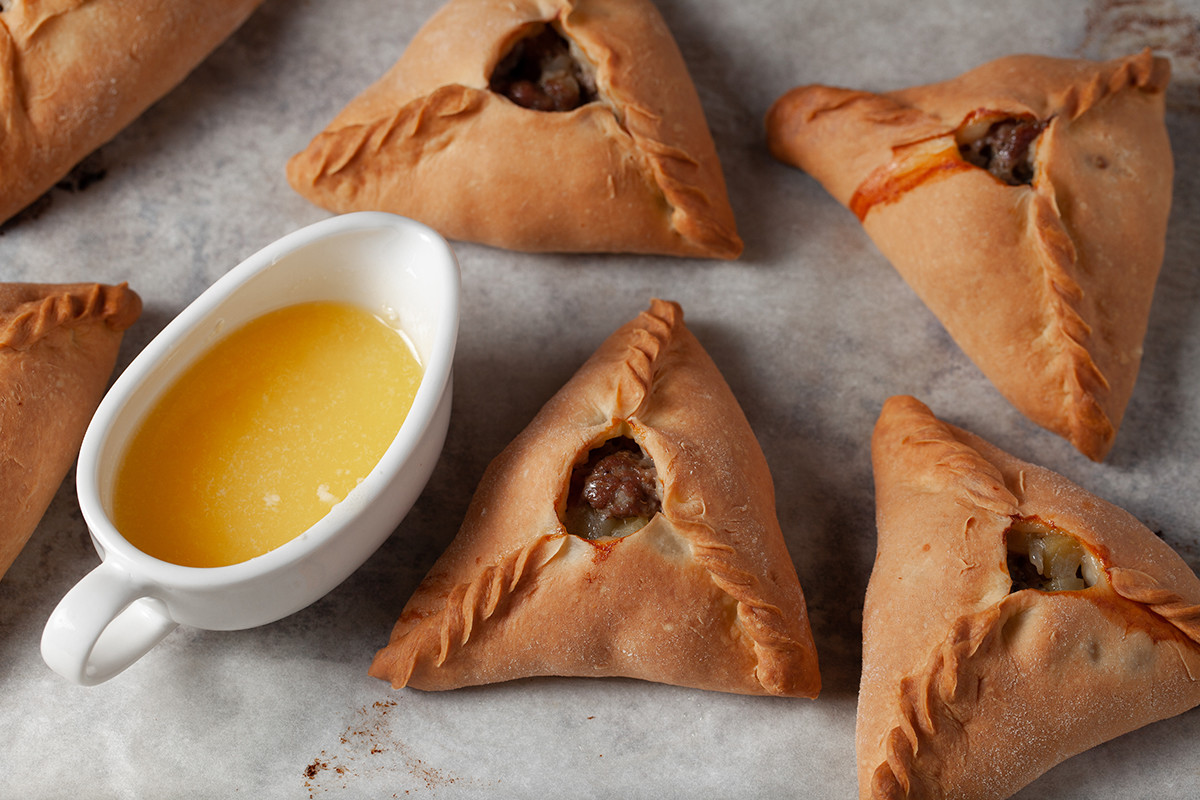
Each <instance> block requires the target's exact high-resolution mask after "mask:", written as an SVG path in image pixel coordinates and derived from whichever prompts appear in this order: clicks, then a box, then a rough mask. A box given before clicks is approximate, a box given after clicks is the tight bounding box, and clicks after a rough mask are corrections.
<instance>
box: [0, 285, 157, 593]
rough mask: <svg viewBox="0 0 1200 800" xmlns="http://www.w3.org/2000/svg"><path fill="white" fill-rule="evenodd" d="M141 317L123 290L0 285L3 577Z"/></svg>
mask: <svg viewBox="0 0 1200 800" xmlns="http://www.w3.org/2000/svg"><path fill="white" fill-rule="evenodd" d="M141 311H142V301H141V298H139V297H138V295H137V293H135V292H134V291H132V290H131V289H130V288H129V287H128V286H126V285H125V284H121V285H119V286H106V285H104V284H43V283H0V577H3V575H4V573H5V572H6V571H7V570H8V568H9V566H10V565H11V564H12V562H13V560H14V559H16V557H17V555H18V554H19V553H20V551H21V549H22V548H23V547H24V546H25V543H26V542H27V541H28V540H29V537H30V536H31V535H32V534H33V532H34V530H35V529H36V528H37V525H38V522H39V521H40V520H41V518H42V515H43V514H44V513H45V511H46V508H47V507H48V506H49V504H50V501H51V500H52V499H53V498H54V494H55V492H56V491H57V490H58V487H59V485H60V484H61V483H62V481H63V478H64V477H66V474H67V472H68V470H70V468H71V465H72V464H73V463H74V461H75V456H76V454H77V453H78V452H79V446H80V444H81V443H82V442H83V434H84V431H85V430H86V429H87V425H88V422H89V421H90V420H91V418H92V413H93V412H94V411H95V410H96V406H97V405H99V403H100V398H101V396H102V395H103V394H104V389H105V387H106V386H107V385H108V379H109V376H110V375H111V374H112V370H113V366H114V365H115V364H116V361H117V351H118V349H119V347H120V344H121V339H122V337H123V336H124V332H125V330H126V329H127V328H128V327H129V326H130V325H132V324H133V323H134V321H136V320H137V318H138V316H139V315H140V314H141Z"/></svg>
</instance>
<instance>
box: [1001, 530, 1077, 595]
mask: <svg viewBox="0 0 1200 800" xmlns="http://www.w3.org/2000/svg"><path fill="white" fill-rule="evenodd" d="M1004 539H1005V543H1006V544H1007V545H1008V577H1009V579H1010V580H1011V581H1012V586H1011V588H1010V589H1009V594H1012V593H1013V592H1019V591H1021V590H1023V589H1036V590H1037V591H1039V592H1077V591H1080V590H1083V589H1088V588H1091V587H1092V586H1095V585H1096V582H1097V581H1098V580H1099V579H1100V562H1099V561H1098V560H1097V559H1096V557H1095V556H1094V555H1092V554H1091V553H1090V552H1089V551H1088V549H1087V547H1085V546H1084V544H1083V543H1082V542H1080V541H1079V540H1078V539H1076V538H1075V537H1074V536H1072V535H1071V534H1069V533H1064V532H1063V531H1060V530H1058V529H1056V528H1051V527H1050V526H1048V525H1046V524H1044V523H1042V522H1040V521H1037V520H1018V521H1017V522H1015V523H1013V525H1012V526H1010V527H1009V529H1008V530H1007V531H1005V532H1004Z"/></svg>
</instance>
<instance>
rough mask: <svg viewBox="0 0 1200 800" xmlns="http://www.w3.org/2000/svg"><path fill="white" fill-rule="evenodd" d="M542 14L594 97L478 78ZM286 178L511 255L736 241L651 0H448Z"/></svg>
mask: <svg viewBox="0 0 1200 800" xmlns="http://www.w3.org/2000/svg"><path fill="white" fill-rule="evenodd" d="M542 23H552V24H553V25H555V26H557V27H558V28H559V29H560V30H561V32H562V34H563V36H564V37H565V38H567V39H568V40H570V41H571V42H572V43H573V45H574V49H575V50H576V52H577V53H578V54H579V56H580V57H582V58H584V59H586V60H587V61H588V62H590V63H591V64H592V65H593V66H594V67H595V74H596V82H597V84H598V93H599V96H600V101H599V102H594V103H589V104H587V105H583V106H580V107H579V108H576V109H574V110H573V111H566V112H545V111H532V110H529V109H527V108H522V107H520V106H518V105H516V104H515V103H513V102H512V101H510V100H509V99H507V98H506V97H504V96H502V95H500V94H497V93H494V92H492V91H490V90H489V89H488V85H489V76H490V75H491V73H492V70H493V69H494V68H495V66H496V64H497V63H498V62H500V61H501V59H502V58H503V57H504V55H505V53H506V52H507V51H508V49H509V47H510V45H511V44H512V43H513V42H514V41H516V40H517V39H519V38H521V36H522V35H523V34H524V33H525V32H526V31H528V30H530V29H531V26H537V25H540V24H542ZM287 173H288V180H289V181H290V182H291V184H292V186H293V188H295V189H296V191H298V192H299V193H301V194H302V195H304V196H305V197H307V198H308V199H309V200H311V201H312V202H313V203H316V204H317V205H320V206H322V207H324V208H327V209H329V210H331V211H335V212H346V211H358V210H381V211H391V212H394V213H397V214H403V215H404V216H408V217H413V218H415V219H418V220H420V221H422V222H425V223H427V224H429V225H430V226H432V227H433V228H435V229H437V230H438V231H439V232H441V233H442V234H444V235H446V236H448V237H450V238H452V239H462V240H468V241H476V242H483V243H485V244H489V245H494V246H497V247H504V248H508V249H512V250H523V251H576V252H580V251H582V252H642V253H665V254H669V255H681V256H700V257H712V258H735V257H737V256H738V255H739V254H740V253H741V251H742V242H741V239H739V238H738V235H737V231H736V226H735V224H734V218H733V211H732V209H731V208H730V206H729V200H728V197H727V195H726V189H725V179H724V176H723V175H722V172H721V166H720V163H719V161H718V160H717V154H716V150H715V148H714V146H713V142H712V137H711V136H710V134H709V131H708V125H707V123H706V121H705V118H704V112H703V110H702V109H701V106H700V101H699V98H698V97H697V95H696V90H695V87H694V86H693V85H692V81H691V78H690V77H689V76H688V73H687V67H686V65H685V64H684V61H683V57H682V55H681V54H680V52H679V48H678V47H677V46H676V44H675V40H674V39H673V38H672V36H671V33H670V31H669V30H668V29H667V27H666V24H665V23H664V22H663V20H662V17H661V16H660V15H659V13H658V10H657V9H656V8H655V7H654V5H653V4H652V3H651V2H649V1H648V0H515V1H513V2H509V1H508V0H451V2H449V3H448V4H447V5H445V6H444V7H443V8H442V9H441V10H440V11H439V12H438V13H437V14H436V15H434V16H433V17H432V18H431V19H430V20H429V21H428V22H427V23H426V24H425V26H424V27H422V28H421V30H420V31H419V32H418V33H417V35H416V36H415V37H414V38H413V40H412V42H411V43H410V44H409V46H408V48H407V49H406V50H405V52H404V54H403V55H402V56H401V58H400V60H399V61H397V62H396V64H395V65H394V66H393V67H392V68H391V70H389V71H388V73H387V74H386V75H384V76H383V77H382V78H381V79H380V80H379V81H378V82H376V83H375V84H374V85H372V86H371V87H369V88H368V89H366V90H365V91H364V92H363V93H362V94H361V95H359V96H358V97H357V98H356V99H355V100H354V101H353V102H351V103H350V104H349V105H348V106H346V108H345V109H343V110H342V111H341V113H339V114H338V115H337V117H336V118H335V119H334V120H333V122H331V123H330V124H329V126H328V127H327V128H326V129H325V130H324V132H322V133H321V134H319V135H318V136H317V137H316V138H315V139H313V141H312V143H311V144H310V145H309V146H308V148H307V149H306V150H304V151H303V152H301V153H299V154H297V155H296V156H294V157H293V158H292V159H291V161H290V162H289V163H288V169H287Z"/></svg>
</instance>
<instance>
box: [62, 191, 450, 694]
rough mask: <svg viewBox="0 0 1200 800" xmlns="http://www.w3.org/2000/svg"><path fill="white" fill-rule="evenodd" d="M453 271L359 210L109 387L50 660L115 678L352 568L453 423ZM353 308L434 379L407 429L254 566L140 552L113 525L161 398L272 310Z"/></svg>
mask: <svg viewBox="0 0 1200 800" xmlns="http://www.w3.org/2000/svg"><path fill="white" fill-rule="evenodd" d="M459 289H460V284H459V271H458V264H457V262H456V260H455V257H454V253H453V252H452V251H451V249H450V247H449V245H448V244H447V243H446V242H445V240H444V239H442V238H441V237H440V236H439V235H438V234H436V233H435V232H434V231H432V230H431V229H429V228H427V227H425V226H424V225H421V224H419V223H417V222H414V221H412V220H409V219H405V218H402V217H397V216H394V215H391V214H383V213H374V212H363V213H355V214H347V215H344V216H339V217H334V218H331V219H327V220H324V221H322V222H318V223H316V224H314V225H311V226H309V227H306V228H303V229H302V230H299V231H296V232H294V233H292V234H290V235H288V236H285V237H283V238H282V239H280V240H278V241H276V242H274V243H272V244H271V245H269V246H267V247H265V248H264V249H262V250H261V251H259V252H258V253H256V254H254V255H253V256H251V257H250V258H248V259H246V260H245V261H244V262H242V263H241V264H240V265H238V266H237V267H235V268H234V269H232V270H230V271H229V272H228V273H227V274H226V275H225V276H223V277H222V278H221V279H220V280H218V281H217V282H216V283H214V284H213V285H212V286H211V287H210V288H209V289H208V290H207V291H205V292H204V293H203V294H202V295H200V297H198V298H197V299H196V300H195V301H194V302H192V303H191V304H190V305H189V306H188V307H187V308H185V309H184V310H183V311H182V312H181V313H180V314H179V316H178V317H176V318H175V319H174V320H172V321H171V322H170V323H169V324H168V325H167V326H166V327H165V328H164V329H163V331H162V332H161V333H160V334H159V335H158V336H157V337H156V338H155V339H154V340H153V341H152V342H150V344H149V345H147V347H146V348H145V350H144V351H142V353H140V354H139V355H138V356H137V357H136V358H135V359H134V360H133V362H132V363H131V364H130V365H129V367H128V368H127V369H126V370H125V371H124V372H123V373H122V374H121V376H120V377H119V378H118V379H117V381H116V382H115V383H114V384H113V386H112V389H111V390H110V391H109V392H108V394H107V395H106V396H105V397H104V399H103V401H102V402H101V403H100V406H99V408H98V409H97V411H96V414H95V416H94V417H93V419H92V422H91V424H90V426H89V427H88V430H87V434H86V435H85V437H84V440H83V446H82V448H81V449H80V453H79V465H78V468H77V488H78V494H79V505H80V508H81V509H82V511H83V516H84V519H85V521H86V522H87V525H88V529H89V530H90V531H91V534H92V541H93V543H94V545H95V547H96V550H97V552H98V553H99V554H100V557H101V563H100V565H99V566H97V567H96V568H95V569H93V570H92V571H91V572H90V573H88V574H87V575H86V576H84V578H83V579H82V580H81V581H80V582H79V583H78V584H76V585H75V587H74V588H72V589H71V590H70V591H69V592H68V593H67V594H66V596H65V597H63V599H62V601H61V602H60V603H59V605H58V607H57V608H56V609H55V610H54V612H53V614H52V615H51V616H50V619H49V621H48V622H47V624H46V628H45V631H44V632H43V634H42V657H43V658H44V659H45V660H46V663H47V664H49V665H50V666H51V667H52V668H53V669H54V670H55V671H56V672H58V673H59V674H61V675H63V676H64V677H66V678H67V679H68V680H71V681H73V682H75V683H79V684H84V685H93V684H97V683H101V682H103V681H106V680H108V679H109V678H111V677H113V676H114V675H116V674H118V673H120V672H121V671H123V670H124V669H126V668H127V667H129V666H130V665H131V664H133V663H134V662H135V661H137V660H138V659H139V658H141V657H142V656H143V655H144V654H146V653H147V652H149V651H150V649H151V648H153V647H154V646H155V645H157V644H158V643H159V642H160V641H161V640H162V639H163V638H164V637H165V636H166V635H167V634H169V633H170V632H171V631H172V630H174V629H175V627H176V626H177V625H180V624H183V625H191V626H194V627H199V628H207V629H210V630H236V629H241V628H250V627H254V626H257V625H263V624H266V623H268V622H273V621H275V620H277V619H280V618H282V617H285V616H287V615H288V614H291V613H293V612H295V611H298V610H300V609H301V608H304V607H305V606H307V605H309V604H311V603H312V602H314V601H316V600H317V599H319V598H320V597H322V596H324V595H325V594H326V593H327V592H329V591H330V590H332V589H333V588H334V587H335V586H337V585H338V584H339V583H341V582H342V581H343V580H344V579H345V578H346V577H348V576H349V575H350V574H351V573H352V572H353V571H354V570H355V569H357V568H358V567H359V566H360V565H361V564H362V563H363V562H364V561H365V560H366V559H367V558H368V557H369V556H370V555H371V554H372V553H373V552H375V550H376V549H377V548H378V547H379V546H380V545H381V544H382V543H383V541H384V540H385V539H386V538H387V537H388V536H389V535H390V534H391V533H392V531H393V530H395V528H396V526H397V525H398V524H399V523H400V521H401V520H402V519H403V517H404V515H405V514H407V513H408V511H409V509H410V508H411V507H412V505H413V503H414V502H415V501H416V499H417V497H418V496H419V495H420V493H421V491H422V489H423V488H424V486H425V484H426V482H427V481H428V480H429V477H430V474H431V473H432V472H433V468H434V465H435V463H436V462H437V460H438V457H439V455H440V453H441V450H442V446H443V444H444V442H445V438H446V431H447V428H448V426H449V421H450V402H451V364H452V361H453V356H454V348H455V343H456V340H457V336H458V313H459ZM314 300H331V301H342V302H348V303H351V304H354V305H357V306H360V307H362V308H364V309H367V310H368V311H372V312H373V313H375V314H376V315H378V316H380V317H381V318H383V319H385V320H387V321H388V322H389V324H392V325H394V326H396V327H399V328H400V329H401V330H403V331H404V332H405V333H406V334H407V335H408V337H409V339H410V340H411V342H412V344H413V345H414V347H415V349H416V351H417V354H418V357H419V358H420V360H421V363H422V365H423V367H424V375H423V378H422V380H421V384H420V387H419V388H418V390H417V393H416V397H415V398H414V400H413V404H412V408H411V409H410V411H409V413H408V416H407V418H406V419H405V421H404V424H403V425H402V426H401V428H400V430H399V432H398V433H397V434H396V438H395V439H394V440H393V441H392V443H391V445H390V446H389V447H388V449H387V451H386V452H385V453H384V455H383V457H382V458H381V459H380V461H379V463H378V464H377V465H376V466H375V468H374V469H373V470H372V471H371V472H370V473H369V474H368V476H367V477H366V478H365V479H364V480H363V481H362V483H360V484H359V485H358V486H357V487H356V488H354V489H353V490H352V491H351V492H350V493H349V494H348V495H347V496H346V498H345V499H344V500H343V501H342V502H340V503H338V504H336V505H334V506H333V508H332V510H331V511H330V512H329V513H328V514H327V515H326V516H325V517H324V518H323V519H321V520H320V521H319V522H317V523H316V524H314V525H313V526H312V527H311V528H309V529H308V530H307V531H305V532H304V533H302V534H300V535H299V536H298V537H296V538H295V539H293V540H291V541H289V542H287V543H286V544H283V545H281V546H279V547H277V548H275V549H274V550H271V551H270V552H267V553H265V554H263V555H261V556H258V557H256V558H252V559H250V560H249V561H245V562H242V563H239V564H233V565H230V566H222V567H203V568H201V567H184V566H179V565H177V564H172V563H168V562H165V561H161V560H159V559H156V558H153V557H151V556H149V555H147V554H146V553H143V552H142V551H140V550H138V549H137V548H135V547H134V546H133V545H131V544H130V543H129V542H128V541H126V540H125V539H124V538H123V537H122V536H121V533H120V531H118V530H117V528H116V527H115V526H114V524H113V522H112V496H113V484H114V482H115V477H116V471H117V467H118V465H119V464H120V460H121V458H122V456H123V454H124V450H125V448H126V446H127V444H128V442H129V440H130V438H131V436H132V435H133V434H134V433H135V432H136V431H137V430H138V428H139V426H140V424H141V421H142V419H143V418H144V417H145V415H146V414H147V412H148V411H149V410H150V409H151V408H152V407H153V406H154V404H155V402H156V400H157V399H158V397H159V396H160V395H161V394H162V392H163V391H164V390H165V389H166V388H168V387H169V386H170V384H171V383H172V382H173V381H174V380H175V379H176V378H177V377H178V376H179V375H180V374H181V373H182V372H183V371H184V369H186V368H187V367H188V366H190V365H191V364H192V363H193V362H194V361H195V360H196V359H197V357H199V356H200V355H202V354H203V353H205V352H206V351H208V350H209V348H210V347H211V346H212V345H213V344H214V343H215V342H216V341H217V340H219V339H220V338H222V337H223V336H224V335H225V334H228V333H230V332H232V331H233V330H235V329H237V328H238V327H240V326H241V325H242V324H244V323H246V322H249V321H250V320H252V319H255V318H257V317H259V316H261V315H263V314H265V313H267V312H268V311H272V310H274V309H277V308H281V307H283V306H288V305H293V304H295V303H302V302H307V301H314Z"/></svg>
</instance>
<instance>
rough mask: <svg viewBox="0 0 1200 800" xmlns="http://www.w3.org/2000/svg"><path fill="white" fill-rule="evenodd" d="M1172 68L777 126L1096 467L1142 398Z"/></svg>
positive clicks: (1134, 65)
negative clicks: (1139, 382) (1140, 376)
mask: <svg viewBox="0 0 1200 800" xmlns="http://www.w3.org/2000/svg"><path fill="white" fill-rule="evenodd" d="M1169 74H1170V66H1169V63H1168V62H1167V61H1166V60H1164V59H1161V58H1155V57H1153V56H1152V55H1151V54H1150V53H1149V51H1147V52H1144V53H1142V54H1141V55H1137V56H1132V57H1129V58H1122V59H1117V60H1114V61H1107V62H1103V63H1096V62H1090V61H1082V60H1066V59H1055V58H1046V57H1040V56H1010V57H1007V58H1001V59H999V60H997V61H993V62H991V63H988V64H984V65H983V66H981V67H978V68H977V69H974V70H972V71H970V72H968V73H966V74H964V75H962V76H960V77H958V78H955V79H954V80H951V81H947V82H945V83H939V84H934V85H931V86H919V87H915V88H911V89H905V90H903V91H898V92H891V93H888V94H879V95H876V94H871V93H869V92H861V91H851V90H848V89H835V88H830V87H826V86H806V87H801V88H797V89H793V90H792V91H790V92H788V93H787V94H785V95H784V96H783V97H781V98H780V99H779V100H777V101H776V103H775V104H774V105H773V106H772V108H771V110H770V112H769V113H768V114H767V119H766V125H767V138H768V142H769V144H770V148H771V151H772V153H774V154H775V156H776V157H777V158H779V159H781V160H782V161H784V162H787V163H789V164H794V165H796V166H798V167H800V168H801V169H803V170H805V171H806V172H808V173H809V174H811V175H812V176H813V177H815V178H816V179H817V180H818V181H820V182H821V184H822V185H823V186H824V187H825V188H826V189H827V190H828V191H829V192H830V193H831V194H832V195H833V196H834V197H835V198H837V200H838V201H840V202H841V203H843V204H844V205H846V206H847V207H849V208H850V209H851V210H852V211H854V213H855V214H856V215H857V216H858V218H859V219H860V220H861V221H862V223H863V226H864V227H865V228H866V231H867V233H868V234H870V236H871V238H872V239H873V240H874V241H875V243H876V245H878V247H879V249H880V250H881V251H882V252H883V254H884V255H885V256H887V258H888V259H889V260H890V261H891V262H892V264H893V265H895V267H896V269H897V270H899V271H900V273H901V274H902V275H903V276H904V279H905V280H906V281H907V282H908V283H909V285H910V286H912V288H913V289H914V290H915V291H916V293H917V294H918V295H919V296H920V297H921V299H922V300H923V301H924V302H925V303H926V305H928V306H929V308H930V309H931V310H932V311H933V313H934V314H935V315H937V317H938V319H940V320H941V321H942V324H943V325H944V326H945V327H946V330H947V331H948V332H949V333H950V335H951V336H952V337H954V339H955V341H957V342H958V344H959V345H960V346H961V347H962V349H963V351H964V352H965V353H966V354H967V355H968V356H969V357H970V358H971V359H972V360H973V361H974V362H975V364H976V365H977V366H978V367H979V368H980V369H981V370H982V371H983V373H984V374H985V375H986V376H987V377H988V378H989V379H990V380H991V381H992V383H993V384H995V386H996V388H997V389H999V390H1000V392H1001V393H1002V394H1003V395H1004V396H1005V397H1007V398H1008V399H1009V400H1010V401H1011V402H1012V403H1013V405H1015V406H1016V407H1017V408H1018V409H1019V410H1020V411H1022V412H1023V413H1024V414H1025V415H1026V416H1028V417H1029V418H1030V419H1032V420H1033V421H1034V422H1036V423H1037V424H1039V425H1041V426H1043V427H1045V428H1048V429H1049V430H1051V431H1054V432H1055V433H1057V434H1059V435H1061V436H1064V437H1065V438H1067V439H1068V440H1069V441H1070V442H1071V443H1072V444H1073V445H1075V447H1076V448H1078V449H1079V450H1080V451H1082V452H1083V453H1084V454H1085V455H1087V456H1088V457H1089V458H1092V459H1094V460H1097V461H1099V460H1101V459H1103V458H1104V456H1105V454H1107V452H1108V451H1109V448H1110V447H1111V446H1112V443H1113V438H1114V437H1115V436H1116V432H1117V428H1118V427H1119V426H1120V422H1121V417H1122V415H1123V414H1124V412H1125V406H1126V404H1127V403H1128V401H1129V396H1130V394H1131V393H1132V391H1133V385H1134V381H1135V380H1136V378H1137V372H1138V366H1139V364H1140V362H1141V356H1142V339H1143V337H1144V335H1145V331H1146V322H1147V319H1148V317H1149V314H1150V302H1151V298H1152V295H1153V293H1154V284H1155V281H1156V280H1157V277H1158V270H1159V267H1160V265H1161V263H1162V258H1163V249H1164V242H1165V237H1166V227H1167V216H1168V213H1169V211H1170V208H1171V181H1172V170H1173V166H1172V160H1171V149H1170V143H1169V142H1168V140H1167V130H1166V126H1165V124H1164V121H1163V104H1164V101H1163V97H1164V94H1165V89H1166V86H1167V81H1168V78H1169Z"/></svg>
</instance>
